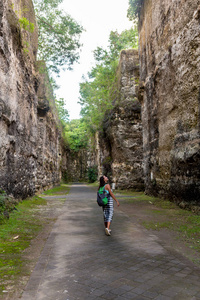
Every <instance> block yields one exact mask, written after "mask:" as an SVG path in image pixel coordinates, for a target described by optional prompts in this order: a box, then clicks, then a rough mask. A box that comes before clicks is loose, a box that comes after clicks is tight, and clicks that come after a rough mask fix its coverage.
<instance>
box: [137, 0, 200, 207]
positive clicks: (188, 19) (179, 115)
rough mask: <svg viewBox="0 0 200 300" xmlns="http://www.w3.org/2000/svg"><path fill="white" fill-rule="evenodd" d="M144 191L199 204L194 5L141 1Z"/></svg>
mask: <svg viewBox="0 0 200 300" xmlns="http://www.w3.org/2000/svg"><path fill="white" fill-rule="evenodd" d="M139 57H140V97H139V98H140V101H141V105H142V120H143V144H144V176H145V186H146V191H147V192H149V193H154V194H160V195H162V196H166V197H168V198H170V197H171V198H175V199H179V200H178V201H181V200H187V201H195V200H196V201H199V199H200V147H199V146H200V135H199V134H200V0H195V1H194V0H163V1H157V0H144V5H143V8H142V11H141V14H140V19H139Z"/></svg>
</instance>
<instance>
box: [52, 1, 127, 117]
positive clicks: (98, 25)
mask: <svg viewBox="0 0 200 300" xmlns="http://www.w3.org/2000/svg"><path fill="white" fill-rule="evenodd" d="M62 9H63V10H64V11H65V12H66V13H68V14H69V15H71V17H72V18H73V19H75V20H76V21H77V22H78V23H79V24H80V25H82V26H83V27H84V29H85V30H86V31H85V32H83V33H82V34H81V43H82V44H83V47H82V50H81V53H80V60H79V63H76V64H74V66H73V71H68V70H65V71H61V73H60V77H59V78H56V82H57V84H58V85H59V86H60V88H59V90H58V91H56V95H57V96H58V97H59V98H64V99H65V108H66V109H67V110H68V111H69V114H70V120H72V119H78V118H80V115H79V113H80V109H81V106H80V105H79V104H78V101H79V96H80V95H79V83H80V82H81V81H82V76H83V75H87V73H88V72H89V71H90V70H91V68H92V66H94V59H93V51H94V50H95V49H96V48H97V47H98V46H99V47H103V48H104V49H105V48H106V47H107V46H108V39H109V34H110V32H111V31H115V30H117V31H118V33H121V32H122V31H123V30H125V29H130V28H131V27H132V25H133V23H132V22H130V21H129V20H128V18H127V16H126V15H127V9H128V0H101V1H99V0H98V1H97V0H63V3H62Z"/></svg>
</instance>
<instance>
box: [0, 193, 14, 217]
mask: <svg viewBox="0 0 200 300" xmlns="http://www.w3.org/2000/svg"><path fill="white" fill-rule="evenodd" d="M17 203H18V201H17V200H15V199H14V198H11V197H9V196H8V195H7V194H6V192H5V191H3V190H1V189H0V221H2V220H4V218H5V217H9V214H8V213H9V212H11V211H12V210H13V209H14V208H15V206H16V204H17ZM5 212H6V214H5Z"/></svg>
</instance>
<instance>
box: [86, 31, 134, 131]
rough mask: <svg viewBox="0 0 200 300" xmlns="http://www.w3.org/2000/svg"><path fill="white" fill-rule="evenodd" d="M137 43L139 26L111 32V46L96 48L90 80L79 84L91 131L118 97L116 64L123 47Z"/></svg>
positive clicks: (99, 123) (98, 126) (89, 75)
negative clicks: (94, 63) (119, 31)
mask: <svg viewBox="0 0 200 300" xmlns="http://www.w3.org/2000/svg"><path fill="white" fill-rule="evenodd" d="M137 46H138V32H137V29H136V28H131V29H129V30H125V31H123V32H122V33H121V34H119V33H118V32H117V31H112V32H111V33H110V37H109V47H108V49H103V48H100V47H98V48H97V49H96V50H95V51H94V58H95V60H96V65H95V67H93V68H92V70H91V71H90V72H89V73H88V79H87V78H84V81H83V82H82V83H80V95H81V97H80V104H81V106H82V110H81V115H82V116H83V119H84V120H85V122H86V123H87V126H88V128H89V130H90V132H91V133H94V132H95V131H96V130H98V129H99V128H100V126H101V123H102V121H103V118H104V115H105V112H106V111H107V110H109V109H111V108H112V107H113V103H116V101H117V100H118V98H119V95H118V94H117V80H118V79H117V76H116V74H117V67H118V63H119V55H120V51H121V50H122V49H127V48H135V47H137Z"/></svg>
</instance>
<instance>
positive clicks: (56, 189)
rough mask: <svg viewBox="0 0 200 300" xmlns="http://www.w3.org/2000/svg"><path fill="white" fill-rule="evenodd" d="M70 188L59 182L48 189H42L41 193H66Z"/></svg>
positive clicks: (49, 194)
mask: <svg viewBox="0 0 200 300" xmlns="http://www.w3.org/2000/svg"><path fill="white" fill-rule="evenodd" d="M69 190H70V187H69V185H67V184H61V185H60V186H56V187H54V188H52V189H50V190H47V191H44V192H43V193H42V194H43V195H48V196H53V195H63V194H67V193H68V192H69Z"/></svg>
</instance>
